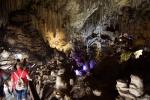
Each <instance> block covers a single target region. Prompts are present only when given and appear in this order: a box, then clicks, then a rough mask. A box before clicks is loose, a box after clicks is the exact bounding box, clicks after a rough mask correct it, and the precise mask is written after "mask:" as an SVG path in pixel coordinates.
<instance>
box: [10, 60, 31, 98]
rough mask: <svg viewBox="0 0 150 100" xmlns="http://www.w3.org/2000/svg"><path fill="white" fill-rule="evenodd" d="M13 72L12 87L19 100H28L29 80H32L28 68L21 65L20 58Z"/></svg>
mask: <svg viewBox="0 0 150 100" xmlns="http://www.w3.org/2000/svg"><path fill="white" fill-rule="evenodd" d="M14 69H15V71H14V72H12V74H11V82H12V89H13V91H14V92H15V93H16V97H17V100H27V90H28V81H29V80H31V79H30V77H29V74H28V70H27V69H26V68H22V67H21V63H20V60H17V63H16V65H15V67H14Z"/></svg>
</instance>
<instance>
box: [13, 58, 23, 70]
mask: <svg viewBox="0 0 150 100" xmlns="http://www.w3.org/2000/svg"><path fill="white" fill-rule="evenodd" d="M20 67H21V62H20V59H17V61H16V64H15V66H14V69H15V70H17V69H18V68H20Z"/></svg>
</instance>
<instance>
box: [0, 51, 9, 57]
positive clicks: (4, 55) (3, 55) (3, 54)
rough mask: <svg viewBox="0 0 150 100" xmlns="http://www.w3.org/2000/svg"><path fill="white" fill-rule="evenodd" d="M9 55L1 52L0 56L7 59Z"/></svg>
mask: <svg viewBox="0 0 150 100" xmlns="http://www.w3.org/2000/svg"><path fill="white" fill-rule="evenodd" d="M9 55H10V53H8V52H7V51H6V50H3V52H2V53H1V56H2V57H3V58H8V57H9Z"/></svg>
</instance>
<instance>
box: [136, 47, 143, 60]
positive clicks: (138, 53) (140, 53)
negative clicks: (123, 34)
mask: <svg viewBox="0 0 150 100" xmlns="http://www.w3.org/2000/svg"><path fill="white" fill-rule="evenodd" d="M142 54H143V50H142V49H140V50H137V51H135V52H134V55H135V58H136V59H138V58H139V57H140V56H141V55H142Z"/></svg>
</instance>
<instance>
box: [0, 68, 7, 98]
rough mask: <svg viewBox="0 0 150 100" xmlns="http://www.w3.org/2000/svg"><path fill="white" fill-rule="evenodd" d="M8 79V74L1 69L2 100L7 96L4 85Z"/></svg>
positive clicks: (0, 90)
mask: <svg viewBox="0 0 150 100" xmlns="http://www.w3.org/2000/svg"><path fill="white" fill-rule="evenodd" d="M7 79H8V75H7V73H6V72H5V71H4V70H2V69H1V68H0V100H2V99H3V98H4V96H5V93H4V83H5V81H6V80H7Z"/></svg>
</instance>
